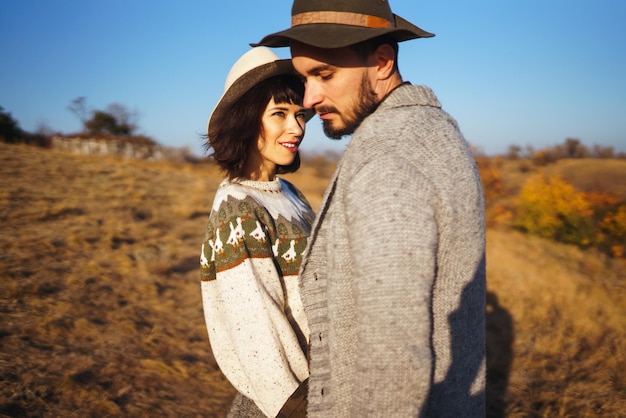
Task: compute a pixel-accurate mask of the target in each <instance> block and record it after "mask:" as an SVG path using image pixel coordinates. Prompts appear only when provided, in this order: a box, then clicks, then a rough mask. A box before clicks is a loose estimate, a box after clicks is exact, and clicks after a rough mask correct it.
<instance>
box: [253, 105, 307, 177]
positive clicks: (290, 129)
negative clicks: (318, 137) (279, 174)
mask: <svg viewBox="0 0 626 418" xmlns="http://www.w3.org/2000/svg"><path fill="white" fill-rule="evenodd" d="M305 115H306V113H305V111H304V108H303V107H302V106H301V105H297V104H294V103H275V102H274V99H273V98H272V99H270V101H269V103H268V104H267V106H266V107H265V111H264V112H263V115H262V117H261V133H260V135H259V138H258V140H257V148H258V151H259V152H258V155H256V158H255V159H256V160H257V161H256V162H257V163H258V167H259V169H258V176H254V177H258V178H257V179H256V180H260V181H269V180H273V179H274V176H275V174H276V166H279V165H289V164H291V163H292V162H293V160H294V158H295V157H296V152H297V151H298V147H299V146H300V143H301V142H302V139H303V138H304V129H305ZM251 168H253V167H251ZM253 170H254V168H253Z"/></svg>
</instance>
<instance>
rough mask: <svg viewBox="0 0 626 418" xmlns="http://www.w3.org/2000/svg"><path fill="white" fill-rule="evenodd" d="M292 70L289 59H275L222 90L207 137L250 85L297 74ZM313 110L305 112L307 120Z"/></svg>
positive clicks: (210, 135)
mask: <svg viewBox="0 0 626 418" xmlns="http://www.w3.org/2000/svg"><path fill="white" fill-rule="evenodd" d="M297 74H298V73H297V72H296V70H294V68H293V65H292V64H291V60H288V59H286V60H276V61H273V62H270V63H267V64H264V65H261V66H259V67H256V68H254V69H252V70H250V71H248V72H247V73H245V74H244V75H242V76H241V77H239V78H238V79H237V81H235V82H234V83H233V84H232V85H231V86H230V87H229V88H228V90H226V91H225V92H224V94H223V95H222V97H221V98H220V100H219V101H218V102H217V105H216V106H215V108H214V109H213V112H212V113H211V116H210V117H209V123H208V126H207V130H208V134H209V138H211V137H212V136H213V133H214V130H215V126H217V125H218V124H219V121H220V120H221V119H222V118H224V117H227V116H228V115H229V114H230V108H231V107H232V106H233V105H234V104H235V103H236V102H237V101H238V100H239V99H240V98H241V97H242V96H243V95H244V94H246V92H248V91H249V90H250V89H251V88H252V87H254V86H256V85H257V84H259V83H260V82H261V81H264V80H267V79H268V78H271V77H274V76H277V75H297ZM314 114H315V112H314V111H313V110H312V109H311V110H310V111H307V112H306V115H305V119H306V121H307V122H308V121H309V120H310V119H311V118H312V117H313V115H314Z"/></svg>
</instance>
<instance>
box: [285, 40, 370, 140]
mask: <svg viewBox="0 0 626 418" xmlns="http://www.w3.org/2000/svg"><path fill="white" fill-rule="evenodd" d="M291 57H292V62H293V65H294V67H295V69H296V71H298V72H299V73H300V74H301V75H302V76H303V77H304V78H305V81H306V89H305V93H304V102H303V106H304V107H306V108H314V109H315V111H316V112H317V114H318V115H319V117H320V119H322V123H323V125H324V132H325V134H326V135H327V136H328V137H330V138H335V139H340V138H341V137H343V136H345V135H350V134H351V133H353V132H354V131H355V130H356V128H357V127H358V126H359V125H360V124H361V122H362V121H363V119H365V117H367V116H368V115H369V114H371V113H372V112H373V111H374V110H376V107H377V106H378V97H377V95H376V93H375V92H374V91H373V89H372V77H373V74H374V66H373V65H369V64H368V62H366V61H364V60H363V59H361V58H360V57H358V56H357V55H356V54H355V52H354V51H353V50H351V49H349V48H337V49H322V48H315V47H312V46H309V45H304V44H300V43H296V42H294V43H292V45H291Z"/></svg>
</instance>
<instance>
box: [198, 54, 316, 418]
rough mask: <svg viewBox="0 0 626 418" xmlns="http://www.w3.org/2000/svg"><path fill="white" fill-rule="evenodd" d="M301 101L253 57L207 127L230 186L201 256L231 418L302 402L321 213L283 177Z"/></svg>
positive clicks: (299, 125)
mask: <svg viewBox="0 0 626 418" xmlns="http://www.w3.org/2000/svg"><path fill="white" fill-rule="evenodd" d="M303 96H304V86H303V84H302V81H301V80H300V78H298V77H297V76H296V75H295V71H294V70H293V67H292V66H291V61H290V60H281V59H279V57H278V56H277V55H276V54H274V52H272V51H271V50H270V49H268V48H265V47H259V48H253V49H252V50H250V51H248V52H247V53H246V54H244V55H243V56H242V57H241V58H240V59H239V60H238V61H237V62H236V63H235V64H234V66H233V67H232V69H231V70H230V72H229V74H228V77H227V78H226V86H225V92H224V94H223V95H222V97H221V98H220V100H219V102H218V104H217V106H216V107H215V109H214V111H213V113H212V115H211V118H210V119H209V126H208V142H207V148H208V149H210V150H212V157H213V159H214V160H215V161H216V162H217V164H218V165H219V166H220V167H221V168H222V169H223V171H225V173H226V175H227V177H226V179H225V180H223V181H222V183H221V184H220V186H219V187H218V190H217V192H216V195H215V200H214V202H213V208H212V210H211V214H210V216H209V222H208V226H207V229H206V234H205V237H204V242H203V246H202V255H201V260H200V261H201V279H202V282H201V283H202V300H203V305H204V314H205V320H206V325H207V328H208V333H209V339H210V341H211V348H212V350H213V354H214V356H215V359H216V360H217V363H218V364H219V366H220V369H221V370H222V372H223V373H224V375H225V376H226V377H227V378H228V380H229V381H230V382H231V383H232V385H233V386H234V387H235V388H236V389H237V390H238V392H239V395H238V397H237V398H236V399H235V402H234V403H233V406H232V407H231V411H230V413H229V416H246V417H249V416H255V415H258V416H263V414H264V415H265V416H268V417H275V416H277V415H278V414H279V413H280V416H290V415H289V413H288V412H286V410H285V409H283V410H282V411H281V408H283V406H284V405H285V402H286V401H287V400H288V399H289V398H290V396H291V399H290V402H289V403H288V404H287V405H286V406H285V407H286V408H291V406H289V405H291V404H293V403H294V399H304V398H305V395H302V393H304V394H305V393H306V389H305V384H304V383H305V381H306V379H307V378H308V374H309V372H308V364H307V359H306V347H307V345H308V337H309V328H308V324H307V322H306V318H305V316H304V312H303V309H302V302H301V300H300V294H299V290H298V270H299V267H300V262H301V259H302V253H303V251H304V250H305V248H306V245H307V237H308V236H309V233H310V230H311V223H312V221H313V218H314V213H313V211H312V209H311V207H310V205H309V204H308V202H307V201H306V199H305V197H304V196H303V195H302V193H301V192H300V191H299V190H298V189H296V188H295V187H294V186H293V185H292V184H291V183H289V182H287V181H286V180H283V179H280V178H278V177H277V176H276V175H277V174H281V173H289V172H293V171H295V170H297V169H298V168H299V166H300V157H299V154H298V146H299V145H300V143H301V142H302V139H303V136H304V129H305V122H306V120H308V119H309V118H310V116H312V113H310V112H307V111H305V109H304V108H303V107H302V100H303ZM299 387H300V389H299V390H298V391H297V394H296V395H295V396H292V395H294V392H295V391H296V389H298V388H299ZM251 401H253V402H254V404H253V403H252V402H251ZM302 403H304V402H302ZM255 404H256V406H255ZM257 408H258V409H257ZM259 410H260V411H259ZM261 411H262V413H263V414H261Z"/></svg>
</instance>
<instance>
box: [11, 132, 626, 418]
mask: <svg viewBox="0 0 626 418" xmlns="http://www.w3.org/2000/svg"><path fill="white" fill-rule="evenodd" d="M623 167H624V166H621V168H620V167H618V168H617V172H618V173H619V172H621V173H624V172H625V171H622V170H623ZM572 170H573V172H574V173H577V172H581V170H583V169H582V168H581V167H578V168H575V169H572ZM331 172H332V164H328V163H323V162H322V161H321V160H317V161H316V164H308V165H307V164H305V165H304V166H303V168H302V169H301V171H300V172H298V173H295V174H292V175H290V176H289V178H290V180H292V181H293V182H294V183H295V184H297V185H298V186H299V187H300V188H301V189H302V190H303V192H304V193H305V194H306V195H307V197H308V198H309V200H310V201H311V203H312V205H313V206H314V207H317V206H319V203H320V201H321V195H322V193H323V190H324V188H325V186H326V184H327V182H328V177H329V176H330V174H331ZM520 173H521V172H520V171H518V170H513V171H511V172H510V173H507V176H508V177H507V178H509V177H510V178H511V179H513V178H516V177H519V176H522V177H523V174H520ZM504 177H505V176H503V178H504ZM588 177H589V176H585V179H586V180H588V181H590V182H591V180H589V179H588ZM0 178H1V180H0V272H1V273H0V274H1V275H2V276H1V277H0V315H1V316H0V318H1V319H0V416H7V417H143V416H146V417H148V416H149V417H219V416H223V415H224V413H225V411H226V407H227V405H228V404H229V403H230V400H231V398H232V396H233V395H234V391H233V389H232V388H231V387H230V385H229V384H228V382H227V381H226V380H225V379H224V377H223V376H222V375H221V374H220V372H219V370H218V367H217V365H216V364H215V361H214V359H213V357H212V355H211V352H210V346H209V343H208V338H207V335H206V330H205V325H204V319H203V316H202V305H201V300H200V294H199V286H200V285H199V273H198V253H199V245H200V241H201V237H202V233H203V230H204V226H205V222H206V218H207V216H208V210H209V208H210V205H211V202H212V198H213V192H214V190H215V188H216V186H217V184H218V182H219V173H218V172H217V171H216V170H215V169H214V168H213V167H212V166H211V165H208V164H195V165H194V164H189V163H187V164H183V163H172V162H147V161H123V160H119V159H110V158H99V157H84V156H75V155H70V154H64V153H61V152H59V151H55V150H45V149H40V148H34V147H26V146H18V145H7V144H3V143H0ZM598 178H602V176H600V175H598V176H596V181H598V180H597V179H598ZM516 181H517V180H516ZM520 181H521V180H520ZM590 184H591V185H592V186H593V187H596V186H595V185H594V183H590ZM622 184H624V183H622ZM590 187H591V186H590ZM624 267H625V265H624V263H623V261H620V260H614V259H610V258H607V257H606V256H604V255H602V254H599V253H597V252H594V251H582V250H580V249H578V248H576V247H572V246H566V245H562V244H557V243H553V242H549V241H546V240H542V239H539V238H534V237H530V236H527V235H522V234H520V233H518V232H515V231H511V230H508V229H505V228H498V227H494V228H491V229H490V230H489V232H488V310H487V317H488V321H487V325H488V341H487V342H488V366H489V371H488V380H489V384H488V406H489V414H488V415H489V416H491V417H498V416H509V417H598V416H604V417H619V416H624V415H626V374H625V373H624V370H626V341H625V339H624V329H626V308H625V307H624V305H625V304H624V300H625V299H626V298H625V297H626V269H625V268H624Z"/></svg>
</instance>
